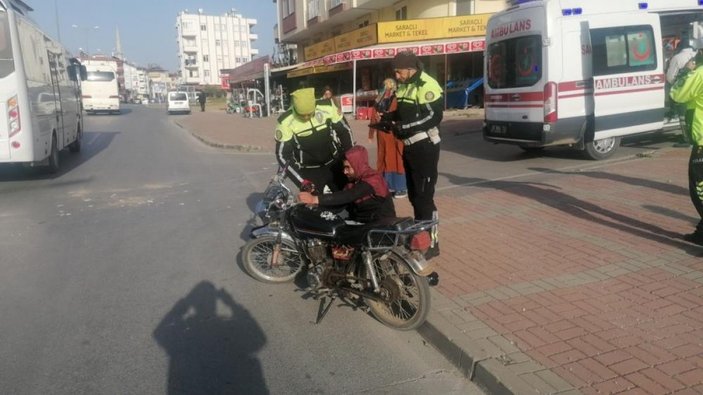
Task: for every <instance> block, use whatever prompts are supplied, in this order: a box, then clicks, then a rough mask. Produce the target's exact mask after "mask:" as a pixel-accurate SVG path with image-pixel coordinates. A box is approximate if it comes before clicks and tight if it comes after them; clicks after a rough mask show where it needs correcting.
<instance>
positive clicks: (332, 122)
mask: <svg viewBox="0 0 703 395" xmlns="http://www.w3.org/2000/svg"><path fill="white" fill-rule="evenodd" d="M291 98H292V102H293V103H292V104H293V105H292V106H291V108H290V109H289V110H288V111H286V112H285V113H283V114H282V115H281V116H280V117H278V123H277V125H276V135H275V139H276V159H277V160H278V163H279V165H281V166H285V165H288V168H287V169H288V170H287V172H288V175H289V176H290V179H291V180H292V181H293V183H294V184H295V185H296V186H297V187H298V188H301V187H302V186H303V183H304V182H305V181H310V182H312V184H314V186H315V188H316V189H317V191H318V192H319V193H326V192H334V191H339V190H340V189H342V188H343V187H344V185H345V184H346V182H347V180H346V179H345V177H344V174H342V159H343V153H344V152H345V151H346V150H348V149H349V148H351V147H352V146H353V145H354V136H353V135H352V131H351V128H350V127H349V124H348V123H347V121H346V119H345V118H344V115H342V114H341V113H339V112H338V111H337V108H336V107H335V106H334V104H333V103H332V102H331V101H330V100H327V99H326V100H315V90H314V89H313V88H303V89H298V90H297V91H295V92H293V93H292V94H291Z"/></svg>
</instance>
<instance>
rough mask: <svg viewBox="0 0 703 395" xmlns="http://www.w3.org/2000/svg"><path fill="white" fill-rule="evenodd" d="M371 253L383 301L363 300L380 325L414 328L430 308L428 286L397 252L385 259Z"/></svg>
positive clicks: (424, 318)
mask: <svg viewBox="0 0 703 395" xmlns="http://www.w3.org/2000/svg"><path fill="white" fill-rule="evenodd" d="M381 257H382V255H377V256H374V260H373V263H374V266H375V268H376V273H377V274H378V282H379V285H380V287H381V290H380V294H381V296H382V298H383V299H384V301H376V300H370V299H367V300H366V304H367V305H368V306H369V309H370V310H371V314H373V316H374V317H376V319H377V320H379V321H381V322H382V323H383V324H384V325H386V326H388V327H391V328H393V329H397V330H401V331H409V330H412V329H416V328H417V327H419V326H420V325H422V324H423V323H424V322H425V320H426V319H427V314H428V313H429V311H430V286H429V283H428V282H427V278H426V277H422V276H418V275H417V274H415V272H413V271H412V269H410V266H409V265H408V263H407V262H406V261H405V259H403V257H401V256H400V255H398V254H397V253H395V252H394V253H391V254H389V255H387V256H386V258H385V259H379V258H381Z"/></svg>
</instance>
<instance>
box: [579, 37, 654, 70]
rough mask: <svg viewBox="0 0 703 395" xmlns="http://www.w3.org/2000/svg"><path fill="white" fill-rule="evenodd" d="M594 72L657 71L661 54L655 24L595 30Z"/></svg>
mask: <svg viewBox="0 0 703 395" xmlns="http://www.w3.org/2000/svg"><path fill="white" fill-rule="evenodd" d="M591 44H592V46H593V74H594V75H596V76H598V75H608V74H621V73H632V72H638V71H647V70H654V69H656V68H657V56H656V55H657V53H656V50H655V46H654V34H653V32H652V27H651V26H626V27H617V28H605V29H593V30H591Z"/></svg>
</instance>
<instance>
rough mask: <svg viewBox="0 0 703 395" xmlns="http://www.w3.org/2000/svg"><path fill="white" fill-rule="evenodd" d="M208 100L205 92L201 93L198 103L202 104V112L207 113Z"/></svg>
mask: <svg viewBox="0 0 703 395" xmlns="http://www.w3.org/2000/svg"><path fill="white" fill-rule="evenodd" d="M206 100H207V98H206V97H205V92H200V94H199V95H198V103H200V111H201V112H202V111H205V101H206Z"/></svg>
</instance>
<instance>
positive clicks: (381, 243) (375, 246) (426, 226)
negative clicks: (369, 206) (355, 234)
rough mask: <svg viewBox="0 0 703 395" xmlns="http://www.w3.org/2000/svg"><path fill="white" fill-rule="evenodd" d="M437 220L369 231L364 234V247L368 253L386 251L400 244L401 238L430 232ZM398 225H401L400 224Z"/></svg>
mask: <svg viewBox="0 0 703 395" xmlns="http://www.w3.org/2000/svg"><path fill="white" fill-rule="evenodd" d="M438 223H439V221H437V220H426V221H417V222H415V223H414V224H412V225H410V226H408V227H407V228H402V229H371V230H369V231H368V233H367V234H366V247H367V248H368V249H369V251H386V250H390V249H391V248H393V247H396V246H398V245H399V244H400V243H401V239H403V240H404V238H403V237H402V236H405V235H414V234H416V233H420V232H422V231H427V230H430V229H431V228H432V227H433V226H435V225H437V224H438ZM399 225H402V222H401V223H400V224H398V225H396V227H398V226H399Z"/></svg>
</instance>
